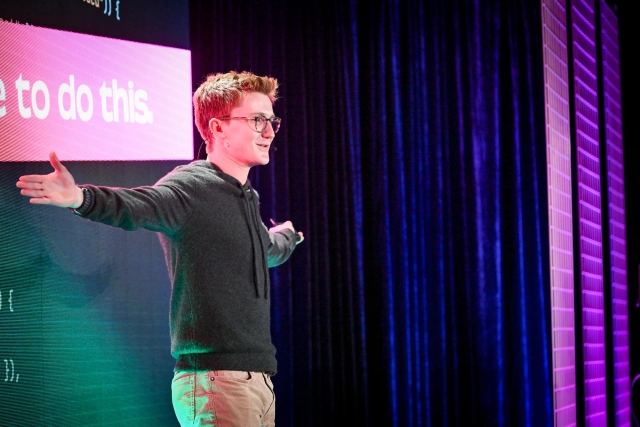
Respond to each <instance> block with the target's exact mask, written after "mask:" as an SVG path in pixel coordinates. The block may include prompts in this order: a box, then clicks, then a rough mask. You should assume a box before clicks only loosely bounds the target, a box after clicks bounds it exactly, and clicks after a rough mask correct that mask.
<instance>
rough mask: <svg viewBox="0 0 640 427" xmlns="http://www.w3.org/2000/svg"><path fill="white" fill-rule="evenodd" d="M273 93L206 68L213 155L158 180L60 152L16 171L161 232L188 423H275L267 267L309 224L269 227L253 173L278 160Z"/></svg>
mask: <svg viewBox="0 0 640 427" xmlns="http://www.w3.org/2000/svg"><path fill="white" fill-rule="evenodd" d="M276 96H277V81H276V80H275V79H273V78H270V77H259V76H256V75H254V74H251V73H246V72H244V73H235V72H230V73H226V74H217V75H211V76H209V77H208V78H207V80H206V81H205V82H204V83H202V85H201V86H200V87H199V88H198V89H197V90H196V92H195V94H194V96H193V103H194V111H195V121H196V125H197V127H198V130H199V131H200V134H201V135H202V137H203V138H204V140H205V141H206V144H207V154H208V156H207V160H206V161H194V162H192V163H190V164H188V165H185V166H180V167H178V168H176V169H175V170H174V171H172V172H171V173H169V174H168V175H167V176H165V177H164V178H162V179H161V180H160V181H159V182H158V183H156V184H155V185H154V186H151V187H139V188H133V189H120V188H118V189H115V188H109V187H99V186H94V185H81V186H77V185H76V184H75V181H74V179H73V177H72V176H71V174H70V173H69V172H68V170H67V169H66V168H65V167H64V166H63V165H62V164H61V163H60V161H59V160H58V158H57V157H56V155H55V153H51V155H50V160H51V165H52V166H53V168H54V172H52V173H51V174H49V175H28V176H23V177H20V180H19V181H18V183H17V186H18V187H19V188H21V189H22V190H21V194H23V195H25V196H28V197H31V200H30V201H31V203H34V204H47V205H53V206H59V207H68V208H71V209H73V211H74V212H75V213H76V214H78V215H80V216H83V217H85V218H88V219H90V220H92V221H98V222H101V223H104V224H108V225H112V226H115V227H120V228H123V229H126V230H134V229H137V228H146V229H149V230H153V231H157V232H158V233H159V237H160V242H161V243H162V247H163V249H164V252H165V258H166V261H167V266H168V269H169V275H170V278H171V282H172V287H173V289H172V295H171V313H170V322H171V353H172V355H173V356H174V357H175V358H176V359H177V363H176V368H175V375H174V379H173V382H172V396H173V405H174V409H175V411H176V415H177V417H178V420H179V421H180V424H181V425H182V426H218V427H220V426H238V427H240V426H241V427H251V426H255V427H258V426H273V425H274V419H275V395H274V393H273V384H272V383H271V379H270V376H271V375H273V374H274V373H275V372H276V368H277V366H276V359H275V348H274V346H273V344H272V342H271V332H270V314H269V308H270V307H269V306H270V301H269V272H268V267H273V266H276V265H279V264H281V263H283V262H284V261H286V260H287V259H288V258H289V256H290V255H291V253H292V252H293V250H294V249H295V247H296V245H297V244H298V243H300V242H301V241H302V240H303V235H302V233H301V232H298V233H296V231H295V230H294V228H293V225H292V224H291V222H290V221H287V222H285V223H283V224H280V225H275V224H274V227H272V228H270V229H269V230H267V228H266V227H265V226H264V224H263V223H262V221H261V220H260V215H259V212H258V196H257V194H256V192H255V190H253V188H252V187H251V184H250V182H249V181H248V179H247V176H248V174H249V170H250V169H251V168H252V167H253V166H256V165H265V164H267V163H268V162H269V148H270V145H271V142H272V141H273V138H274V136H275V133H276V132H277V131H278V128H279V126H280V119H279V118H277V117H275V116H274V113H273V106H272V105H273V102H274V101H275V99H276Z"/></svg>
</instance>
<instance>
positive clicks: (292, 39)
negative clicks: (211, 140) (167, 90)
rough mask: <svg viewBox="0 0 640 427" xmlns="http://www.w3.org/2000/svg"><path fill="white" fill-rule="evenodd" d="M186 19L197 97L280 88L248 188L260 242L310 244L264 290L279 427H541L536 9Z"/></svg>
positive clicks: (394, 8)
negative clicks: (283, 227)
mask: <svg viewBox="0 0 640 427" xmlns="http://www.w3.org/2000/svg"><path fill="white" fill-rule="evenodd" d="M285 4H286V6H285ZM191 19H192V33H191V47H192V52H193V59H194V70H193V76H194V85H197V84H199V83H200V82H201V80H202V79H203V78H204V76H205V75H206V74H207V73H209V72H214V71H215V72H218V71H220V72H223V71H228V70H232V69H234V70H238V71H241V70H250V71H252V72H255V73H258V74H269V75H273V76H275V77H277V78H278V79H279V80H280V81H281V83H282V86H281V99H280V100H279V101H278V102H277V103H276V104H275V111H276V114H277V115H279V116H281V117H282V118H283V128H282V130H281V131H280V133H279V134H278V135H277V138H276V140H275V141H276V144H275V145H276V146H277V147H278V151H277V152H275V153H274V154H273V156H272V161H271V163H270V164H269V166H267V167H263V168H262V169H260V168H257V169H256V170H255V171H254V172H252V173H253V175H252V176H251V179H252V182H253V183H254V184H255V185H256V187H257V189H258V191H259V192H260V194H261V204H262V214H263V217H264V218H263V219H264V220H265V222H266V221H268V219H269V218H270V217H271V218H274V219H275V220H278V221H279V220H284V219H292V220H293V222H294V225H295V226H296V227H297V228H299V229H300V230H302V231H304V233H305V236H306V238H307V239H306V240H305V242H304V243H303V244H302V245H301V246H300V247H299V249H298V250H297V252H296V253H295V254H294V256H293V257H292V259H291V261H290V262H289V263H288V264H286V265H284V266H281V267H278V268H276V269H275V270H273V271H272V277H273V278H274V285H273V289H272V299H273V317H272V322H273V333H274V340H275V342H276V345H277V347H278V358H279V371H278V374H277V375H276V376H275V378H274V382H275V386H276V394H277V396H278V406H277V414H278V415H277V422H278V425H279V426H316V425H317V426H320V425H322V426H325V425H334V424H333V423H335V425H350V426H351V425H352V426H369V425H385V426H402V427H404V426H457V425H487V426H527V425H530V426H546V425H551V424H552V402H551V388H552V387H551V381H552V379H551V357H552V355H551V349H550V347H551V346H550V343H551V337H550V333H549V332H550V326H549V322H550V320H549V319H550V317H549V316H550V313H549V309H548V300H549V291H548V289H549V280H548V277H547V276H548V271H549V268H548V263H549V260H548V256H549V255H548V229H547V227H548V224H547V223H548V220H547V208H546V206H547V199H546V181H547V178H546V169H545V167H546V166H545V126H544V106H543V96H544V95H543V82H542V53H541V25H540V5H539V4H538V3H537V2H528V1H522V2H520V1H518V2H512V1H503V2H495V1H480V0H474V1H450V0H439V1H420V0H410V1H387V2H370V1H364V0H363V1H353V0H351V1H350V0H346V1H341V0H329V1H324V2H299V3H298V4H295V3H292V2H273V3H270V2H262V1H244V2H210V1H204V0H202V1H194V2H192V9H191ZM198 141H200V139H199V137H198ZM198 145H199V143H198ZM196 148H197V147H196ZM463 420H472V422H471V423H469V422H468V421H463Z"/></svg>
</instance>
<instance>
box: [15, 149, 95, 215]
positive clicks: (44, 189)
mask: <svg viewBox="0 0 640 427" xmlns="http://www.w3.org/2000/svg"><path fill="white" fill-rule="evenodd" d="M49 162H50V163H51V166H53V172H51V173H50V174H49V175H24V176H21V177H20V179H19V180H18V182H17V183H16V187H18V188H21V189H22V190H20V194H22V195H23V196H27V197H31V200H29V202H31V203H33V204H37V205H52V206H58V207H61V208H74V209H75V208H77V207H79V206H80V205H81V204H82V200H83V195H82V190H81V189H80V188H79V187H78V186H76V183H75V181H74V179H73V176H72V175H71V174H70V173H69V171H68V170H67V168H66V167H64V166H63V164H62V163H61V162H60V160H58V156H56V153H54V152H53V151H52V152H51V153H49Z"/></svg>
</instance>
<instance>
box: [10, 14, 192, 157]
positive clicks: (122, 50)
mask: <svg viewBox="0 0 640 427" xmlns="http://www.w3.org/2000/svg"><path fill="white" fill-rule="evenodd" d="M192 117H193V116H192V110H191V53H190V52H189V51H188V50H183V49H176V48H169V47H162V46H155V45H148V44H142V43H135V42H129V41H123V40H115V39H108V38H104V37H96V36H89V35H85V34H77V33H70V32H64V31H58V30H51V29H46V28H39V27H33V26H27V25H20V24H13V23H8V22H0V161H5V162H12V161H46V160H48V153H49V152H50V151H56V153H57V154H58V156H59V157H60V159H61V160H84V161H113V160H182V159H186V160H191V159H193V136H192V129H193V127H192V123H193V118H192Z"/></svg>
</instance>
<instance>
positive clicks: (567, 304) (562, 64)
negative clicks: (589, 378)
mask: <svg viewBox="0 0 640 427" xmlns="http://www.w3.org/2000/svg"><path fill="white" fill-rule="evenodd" d="M542 43H543V55H544V58H543V60H544V86H545V89H544V96H545V120H546V137H547V182H548V189H547V192H548V193H547V194H548V195H547V197H548V203H549V243H550V247H549V255H550V270H551V271H550V273H551V277H550V284H551V331H552V339H553V341H552V343H551V345H552V351H553V360H552V363H553V410H554V425H555V426H558V427H564V426H572V425H575V424H576V366H575V329H574V328H575V325H574V290H573V274H574V273H573V231H572V207H571V197H572V196H571V139H570V138H571V132H570V122H569V120H570V111H569V67H568V62H567V61H568V60H567V58H568V52H567V14H566V6H565V0H542Z"/></svg>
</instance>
